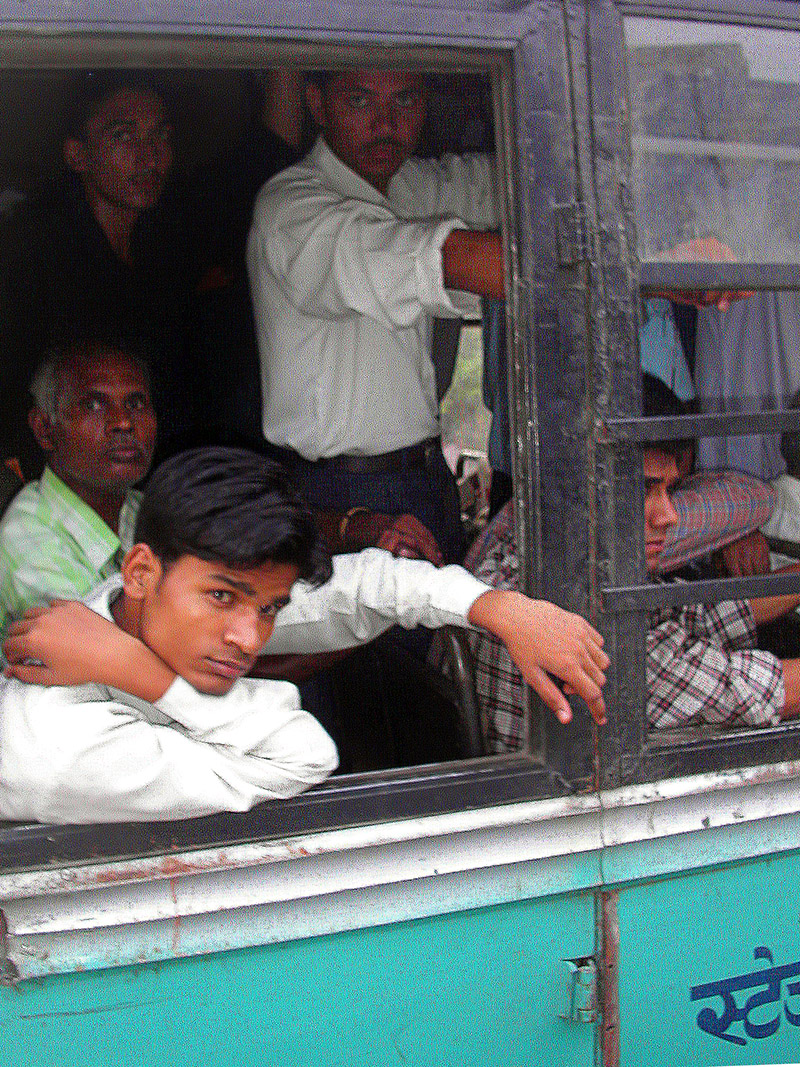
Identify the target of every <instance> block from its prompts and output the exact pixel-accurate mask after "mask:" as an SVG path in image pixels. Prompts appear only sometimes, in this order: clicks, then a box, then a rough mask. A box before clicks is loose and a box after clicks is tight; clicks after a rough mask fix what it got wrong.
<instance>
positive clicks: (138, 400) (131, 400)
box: [127, 396, 147, 411]
mask: <svg viewBox="0 0 800 1067" xmlns="http://www.w3.org/2000/svg"><path fill="white" fill-rule="evenodd" d="M127 406H128V410H129V411H141V410H142V408H144V407H146V406H147V401H146V400H145V398H144V397H143V396H131V397H128V405H127Z"/></svg>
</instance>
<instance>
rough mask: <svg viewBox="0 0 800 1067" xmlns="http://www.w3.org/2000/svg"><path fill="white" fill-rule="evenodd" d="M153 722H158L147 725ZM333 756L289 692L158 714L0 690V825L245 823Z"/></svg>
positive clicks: (118, 699) (96, 694)
mask: <svg viewBox="0 0 800 1067" xmlns="http://www.w3.org/2000/svg"><path fill="white" fill-rule="evenodd" d="M153 720H156V721H153ZM337 762H338V760H337V754H336V747H335V745H334V743H333V741H332V740H331V739H330V737H328V735H327V733H326V732H325V731H324V730H323V728H322V727H321V726H320V724H319V723H318V722H317V721H316V719H314V718H313V717H312V716H311V715H308V714H307V713H306V712H304V711H302V710H301V708H300V700H299V694H298V691H297V689H296V687H295V686H293V685H290V684H289V683H287V682H265V681H261V680H257V679H242V680H240V681H239V682H237V683H236V684H235V685H234V686H233V688H232V689H231V691H230V692H229V693H228V694H227V695H226V696H222V697H212V696H205V695H203V694H200V693H198V692H197V691H196V690H194V689H192V688H191V686H189V685H188V684H187V683H186V682H184V681H183V680H182V679H177V680H176V681H175V682H174V683H173V685H172V686H171V687H170V688H169V690H168V691H167V692H166V693H165V694H164V696H163V697H162V698H161V700H159V701H158V702H157V704H155V705H148V704H146V703H144V702H143V701H136V700H135V699H134V698H132V697H128V696H127V695H125V694H118V693H116V692H114V691H111V690H109V689H106V688H104V687H101V686H78V687H71V688H50V689H47V688H43V687H41V686H28V685H23V684H22V683H20V682H15V681H5V682H3V683H0V817H3V818H7V819H36V820H38V821H40V822H54V823H95V822H116V821H141V820H158V819H181V818H190V817H194V816H199V815H207V814H210V813H211V812H216V811H246V810H247V809H249V808H250V807H252V805H253V804H256V803H258V802H259V801H262V800H268V799H273V798H285V797H290V796H293V795H294V794H296V793H299V792H301V791H302V790H304V789H307V788H308V787H309V786H311V785H314V784H315V783H317V782H320V781H322V780H323V779H324V778H326V777H327V776H328V775H329V774H330V773H331V771H333V770H334V769H335V768H336V766H337Z"/></svg>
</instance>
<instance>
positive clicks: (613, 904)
mask: <svg viewBox="0 0 800 1067" xmlns="http://www.w3.org/2000/svg"><path fill="white" fill-rule="evenodd" d="M618 900H619V893H618V892H613V891H612V892H603V893H601V894H600V933H601V945H602V968H601V975H600V1001H601V1004H602V1010H603V1022H602V1026H603V1065H604V1067H619V988H618V969H619V916H618V914H617V902H618Z"/></svg>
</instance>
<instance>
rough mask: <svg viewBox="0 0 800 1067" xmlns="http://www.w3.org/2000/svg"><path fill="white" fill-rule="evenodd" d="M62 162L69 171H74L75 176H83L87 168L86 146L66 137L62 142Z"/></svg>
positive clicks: (75, 138)
mask: <svg viewBox="0 0 800 1067" xmlns="http://www.w3.org/2000/svg"><path fill="white" fill-rule="evenodd" d="M63 152H64V162H65V163H66V165H67V166H68V167H69V169H70V170H74V171H75V173H76V174H84V173H85V171H86V168H87V166H88V162H87V155H86V145H85V144H84V143H83V141H79V140H78V138H77V137H68V138H67V139H66V141H64V147H63Z"/></svg>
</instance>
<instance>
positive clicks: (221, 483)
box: [135, 447, 331, 585]
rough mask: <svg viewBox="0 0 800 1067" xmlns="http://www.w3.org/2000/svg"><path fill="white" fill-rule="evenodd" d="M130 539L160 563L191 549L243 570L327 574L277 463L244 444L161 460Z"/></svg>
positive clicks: (326, 560)
mask: <svg viewBox="0 0 800 1067" xmlns="http://www.w3.org/2000/svg"><path fill="white" fill-rule="evenodd" d="M135 540H136V541H137V542H143V543H144V544H146V545H148V546H149V547H150V548H151V549H152V550H153V552H154V553H155V554H156V555H157V556H158V557H159V559H160V560H161V562H162V564H164V565H165V566H169V565H170V564H171V563H174V562H175V561H176V560H177V559H179V558H180V557H181V556H197V557H198V558H199V559H204V560H207V561H219V562H220V563H224V564H225V565H226V566H228V567H234V568H239V567H241V568H244V569H249V568H253V567H259V566H261V565H262V564H263V563H267V562H272V563H291V564H293V565H295V566H296V567H297V568H298V577H299V578H303V579H305V580H306V581H309V582H311V583H312V584H314V585H321V584H322V583H323V582H325V581H327V580H328V578H329V577H330V575H331V562H330V557H329V556H328V555H327V553H326V551H325V550H324V548H323V547H322V545H321V543H320V540H319V537H318V535H317V530H316V527H315V525H314V520H313V518H312V517H311V514H310V513H309V512H308V511H307V509H306V508H305V507H304V506H303V504H301V503H300V501H299V500H297V498H296V497H295V496H294V493H293V491H292V489H291V487H290V485H289V482H288V479H287V477H286V474H285V472H284V471H283V468H282V467H280V466H279V465H278V464H277V463H274V462H272V460H268V459H265V458H264V457H263V456H260V455H258V454H257V453H255V452H250V451H248V450H247V449H243V448H222V447H218V448H195V449H191V450H190V451H188V452H181V453H179V454H178V455H176V456H173V457H172V458H171V459H168V460H167V461H166V462H164V463H162V464H161V466H160V467H158V468H157V469H156V471H155V472H154V473H153V475H152V476H151V478H150V481H149V482H148V484H147V488H146V489H145V493H144V497H143V499H142V504H141V508H140V510H139V515H138V519H137V523H136V535H135Z"/></svg>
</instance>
